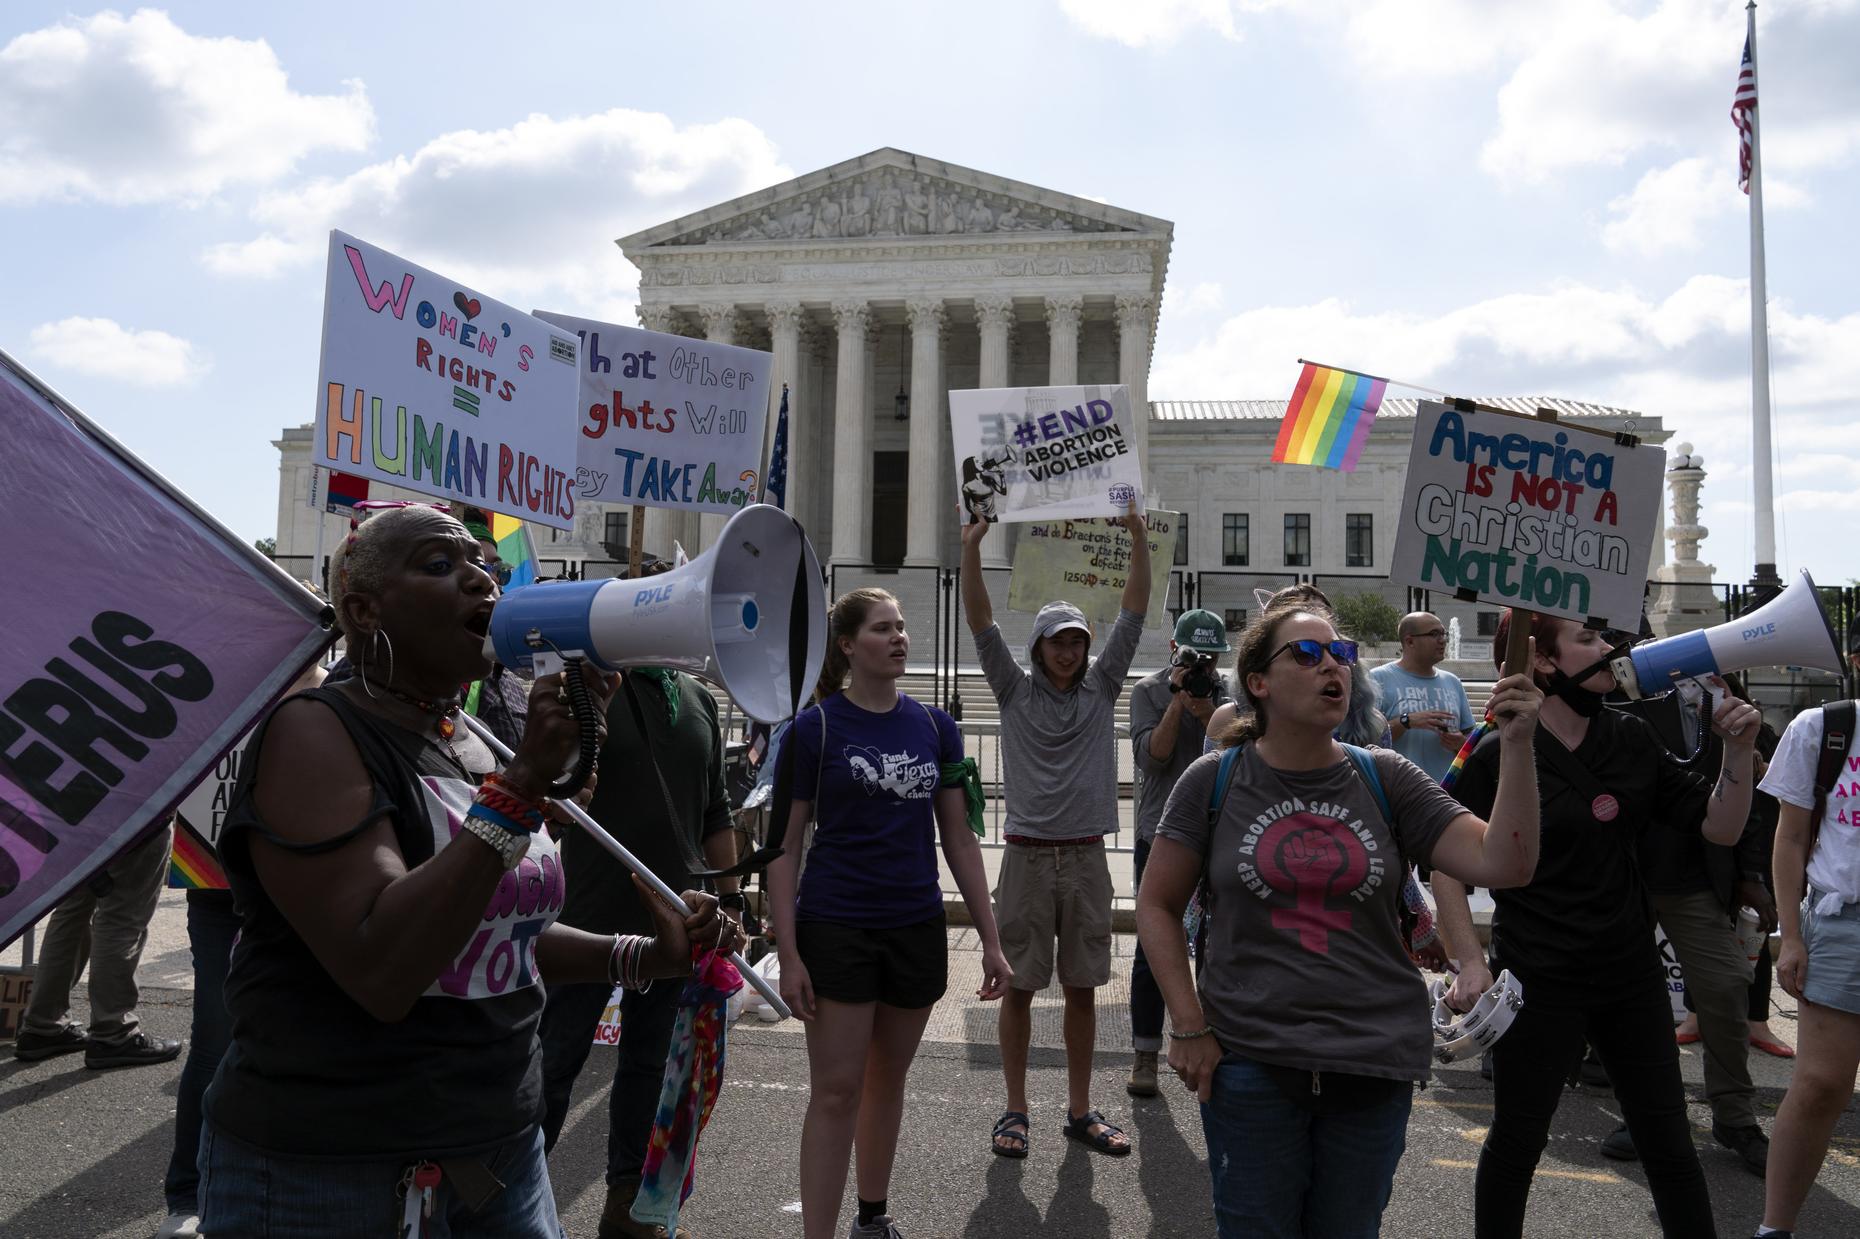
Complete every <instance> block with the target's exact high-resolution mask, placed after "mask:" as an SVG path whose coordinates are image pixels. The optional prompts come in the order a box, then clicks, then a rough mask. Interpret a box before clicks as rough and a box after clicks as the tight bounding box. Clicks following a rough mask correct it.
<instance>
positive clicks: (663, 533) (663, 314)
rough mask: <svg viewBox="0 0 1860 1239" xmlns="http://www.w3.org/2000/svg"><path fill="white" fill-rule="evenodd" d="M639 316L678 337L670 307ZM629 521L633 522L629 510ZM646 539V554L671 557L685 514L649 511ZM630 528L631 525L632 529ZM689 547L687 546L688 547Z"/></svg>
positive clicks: (643, 322) (682, 534)
mask: <svg viewBox="0 0 1860 1239" xmlns="http://www.w3.org/2000/svg"><path fill="white" fill-rule="evenodd" d="M635 312H636V313H637V314H638V315H639V325H640V326H642V327H644V328H645V329H646V330H647V331H657V332H661V333H663V334H665V335H679V334H681V333H680V332H679V331H678V316H677V313H676V312H675V311H674V310H673V309H672V308H671V307H670V306H664V305H651V306H648V305H642V306H639V307H638V308H637V310H636V311H635ZM628 512H629V515H628V517H627V519H628V521H629V522H630V521H631V520H632V516H631V514H630V513H631V509H628ZM645 516H646V519H645V521H644V522H643V523H644V525H645V536H644V538H643V539H642V543H643V545H644V546H645V548H646V552H647V553H648V554H651V555H657V556H659V557H660V558H661V559H670V558H671V557H672V543H673V542H674V541H680V542H682V541H683V540H684V538H685V526H684V513H682V512H674V511H672V510H671V509H669V508H647V509H645ZM630 527H631V526H630V525H629V528H630ZM687 546H688V544H687Z"/></svg>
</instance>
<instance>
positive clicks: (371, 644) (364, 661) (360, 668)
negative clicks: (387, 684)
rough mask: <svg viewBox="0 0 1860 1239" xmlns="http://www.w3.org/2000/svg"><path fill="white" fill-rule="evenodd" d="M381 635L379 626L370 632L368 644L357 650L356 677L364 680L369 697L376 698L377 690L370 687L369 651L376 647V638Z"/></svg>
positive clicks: (363, 687) (363, 689) (363, 683)
mask: <svg viewBox="0 0 1860 1239" xmlns="http://www.w3.org/2000/svg"><path fill="white" fill-rule="evenodd" d="M380 635H381V630H380V629H379V628H377V629H375V630H374V631H373V632H371V633H369V634H368V644H367V645H365V646H363V647H362V648H361V649H359V650H357V651H356V652H355V678H356V679H358V680H360V681H361V682H362V691H363V692H364V693H366V694H368V699H369V700H370V701H373V700H374V699H375V690H374V689H372V688H370V687H368V652H369V651H370V650H372V649H374V648H375V638H376V637H379V636H380Z"/></svg>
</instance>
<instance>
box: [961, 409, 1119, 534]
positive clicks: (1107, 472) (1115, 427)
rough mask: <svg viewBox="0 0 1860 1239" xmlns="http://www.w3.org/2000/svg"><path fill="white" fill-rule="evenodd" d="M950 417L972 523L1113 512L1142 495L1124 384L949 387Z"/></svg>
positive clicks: (964, 501) (964, 502) (963, 498)
mask: <svg viewBox="0 0 1860 1239" xmlns="http://www.w3.org/2000/svg"><path fill="white" fill-rule="evenodd" d="M949 419H950V433H951V437H952V439H953V441H954V444H955V456H956V488H957V499H958V500H959V501H960V502H961V504H962V507H963V510H964V511H965V512H966V513H967V514H968V519H969V520H971V521H978V520H981V521H1010V522H1021V521H1044V520H1063V519H1068V518H1074V519H1076V518H1085V517H1094V516H1121V515H1123V514H1124V513H1125V512H1127V511H1128V510H1129V508H1130V504H1131V503H1132V502H1133V501H1135V502H1138V503H1141V502H1142V500H1143V466H1142V463H1141V462H1140V461H1139V460H1138V459H1137V444H1136V439H1135V438H1134V431H1135V426H1134V423H1133V422H1132V420H1131V411H1130V389H1129V388H1127V387H1124V386H1122V385H1106V386H1085V387H992V388H975V389H969V390H961V391H952V392H950V393H949Z"/></svg>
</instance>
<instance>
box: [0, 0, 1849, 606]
mask: <svg viewBox="0 0 1860 1239" xmlns="http://www.w3.org/2000/svg"><path fill="white" fill-rule="evenodd" d="M648 10H650V11H648ZM894 13H895V15H894ZM661 14H663V15H661ZM1760 23H1761V25H1760V40H1761V45H1760V52H1761V60H1762V69H1763V79H1762V87H1761V93H1762V101H1763V125H1764V156H1765V167H1766V171H1767V176H1766V178H1765V190H1766V197H1767V205H1768V209H1769V225H1768V234H1769V243H1768V252H1769V296H1770V306H1771V310H1770V332H1771V349H1772V357H1773V379H1772V388H1773V391H1774V399H1775V408H1776V438H1777V452H1778V464H1777V492H1778V493H1777V506H1778V510H1779V519H1778V537H1779V543H1780V545H1779V551H1780V558H1781V559H1782V562H1783V565H1784V566H1785V568H1795V567H1807V568H1809V569H1810V570H1811V571H1813V572H1814V573H1815V574H1816V575H1817V577H1818V578H1820V579H1822V580H1824V581H1827V582H1835V581H1842V580H1846V579H1848V578H1852V577H1860V540H1854V539H1849V538H1848V537H1847V536H1846V534H1844V533H1843V532H1841V531H1842V530H1843V529H1845V528H1847V521H1849V520H1853V519H1855V518H1856V516H1860V487H1857V486H1856V485H1855V479H1856V478H1860V417H1857V416H1856V412H1860V407H1857V402H1856V399H1855V393H1856V392H1857V391H1860V306H1857V305H1856V294H1855V291H1854V290H1855V289H1856V287H1860V280H1856V275H1857V274H1860V272H1857V271H1856V256H1857V254H1860V246H1857V245H1856V241H1855V238H1854V220H1855V219H1856V215H1855V211H1854V207H1853V205H1852V204H1853V203H1854V201H1855V200H1856V198H1860V74H1856V73H1855V72H1854V70H1853V65H1852V53H1853V49H1854V48H1856V47H1860V0H1776V2H1775V3H1772V4H1769V5H1767V6H1766V7H1765V8H1764V9H1763V10H1762V11H1761V13H1760ZM1743 34H1744V11H1743V7H1742V5H1741V4H1738V3H1733V2H1727V0H1642V2H1639V3H1633V2H1628V0H1526V2H1513V0H1360V2H1356V3H1351V2H1347V0H1009V2H1008V3H1002V2H1001V0H989V2H987V3H972V2H971V0H943V2H942V3H940V4H938V5H935V6H928V7H926V6H908V8H902V9H895V10H894V6H886V5H873V4H870V3H801V4H792V5H783V6H769V5H761V4H751V3H747V2H746V0H700V2H699V3H696V4H686V5H680V6H671V5H659V6H645V5H632V4H628V5H621V4H606V5H598V4H597V5H582V6H569V7H550V6H515V5H508V4H505V5H488V4H479V3H476V2H475V0H455V2H453V3H447V4H437V3H431V2H429V0H418V2H409V3H403V4H393V3H386V4H384V3H381V2H380V0H372V2H371V3H368V4H355V3H350V2H349V0H328V2H326V3H323V4H319V5H292V6H278V5H256V4H248V3H240V4H232V3H198V4H195V3H176V4H171V5H168V6H167V7H165V8H162V9H142V10H137V11H133V12H132V11H129V10H84V9H79V10H73V9H72V8H71V7H69V6H68V5H66V4H44V3H38V2H37V0H12V2H11V3H8V4H6V5H5V6H4V9H0V288H4V289H5V290H6V292H7V294H8V295H7V296H6V297H5V298H4V300H3V301H0V347H4V348H6V350H7V351H9V352H12V353H14V354H15V355H16V356H20V357H22V358H23V359H24V360H25V361H26V362H27V364H29V365H31V366H33V367H34V368H36V369H37V370H38V371H39V372H40V373H42V374H43V375H44V376H45V377H46V378H47V379H49V380H50V381H51V382H52V383H53V384H54V385H55V386H57V387H59V388H60V389H61V390H62V391H63V392H64V393H65V394H66V395H67V396H69V397H71V398H72V399H74V400H75V401H76V402H77V403H78V404H79V406H80V407H82V408H84V409H85V410H86V411H87V412H89V413H90V414H92V415H93V416H95V417H96V418H98V419H99V420H100V421H101V422H102V423H103V424H104V425H106V426H107V427H109V428H110V429H111V430H112V431H113V432H114V433H116V434H117V435H119V436H121V437H122V438H123V439H125V440H126V441H127V442H128V443H129V444H130V445H131V446H132V447H133V448H135V449H136V450H137V451H139V452H141V453H142V454H144V455H145V456H146V457H147V458H148V459H149V460H151V461H152V462H153V463H154V464H155V465H156V466H157V467H158V468H160V469H161V470H162V471H163V472H165V473H166V474H168V475H169V476H170V477H171V478H173V479H174V480H175V481H177V482H178V483H179V484H181V485H182V486H183V487H184V488H185V489H187V490H188V491H189V492H190V493H192V494H193V495H194V496H195V497H196V498H197V499H198V500H200V501H201V502H202V503H204V504H205V505H206V506H207V507H208V508H210V509H211V510H213V511H214V512H215V513H216V514H218V515H219V516H220V517H221V518H222V519H223V520H225V521H226V522H227V523H228V524H230V525H231V526H232V527H233V528H234V529H235V530H236V531H237V532H239V533H240V534H241V535H243V536H245V537H258V536H263V535H267V534H270V533H272V532H273V526H274V523H275V520H276V515H275V514H276V502H277V500H276V488H277V482H276V478H277V474H276V463H277V455H276V452H275V451H274V450H273V449H272V447H271V446H270V440H271V439H272V438H273V437H274V436H275V435H276V434H277V432H278V430H279V429H280V428H281V427H283V426H285V425H287V424H291V425H295V424H299V423H302V422H304V421H307V420H309V419H310V417H311V416H312V414H313V403H312V402H313V399H314V388H315V371H316V364H317V349H318V334H319V329H320V321H321V297H322V286H323V285H322V272H321V266H320V264H321V262H322V259H323V257H324V254H325V247H326V244H327V233H328V230H329V229H330V228H331V227H341V228H343V229H345V230H347V231H350V232H353V233H356V234H358V235H360V236H362V237H365V238H367V239H369V240H371V241H374V242H376V243H377V244H380V245H383V246H385V247H387V248H389V249H392V250H396V251H398V252H401V253H404V254H405V255H406V256H408V257H409V258H412V259H413V260H415V261H417V262H420V263H422V264H424V265H426V266H429V267H433V268H436V269H438V270H440V271H443V272H446V273H447V274H449V275H453V276H455V277H457V278H459V279H462V280H466V281H469V282H475V283H476V284H478V285H480V286H482V287H483V288H484V289H485V290H486V291H488V292H491V293H493V294H494V295H496V296H498V297H501V298H503V299H505V300H508V301H512V302H515V303H518V304H529V303H537V304H544V303H546V304H552V305H557V306H562V307H564V308H569V309H574V310H576V311H579V312H581V313H583V314H586V315H589V316H592V317H618V318H620V319H621V320H622V321H627V322H631V321H632V311H631V307H632V305H633V303H634V301H635V300H636V281H637V276H636V273H635V271H634V270H633V268H632V267H631V266H630V265H629V264H628V263H627V262H626V261H625V260H624V259H623V258H622V257H621V256H620V254H619V251H618V250H617V249H616V248H615V247H614V246H613V245H612V244H611V241H612V239H613V238H615V237H618V236H621V235H623V234H626V233H629V232H632V231H634V230H636V229H639V228H642V227H645V226H648V225H651V224H654V223H658V222H661V221H663V220H666V219H669V218H672V217H675V216H677V215H679V214H681V213H683V212H686V211H688V210H692V209H695V208H699V207H704V206H708V205H711V204H714V203H716V202H719V201H721V200H723V199H725V198H728V197H730V196H732V195H735V194H738V193H742V192H746V191H749V190H752V189H757V188H760V187H763V186H766V185H770V184H772V183H775V182H778V181H781V180H784V179H786V178H788V177H790V176H794V175H798V174H800V173H803V172H807V171H811V170H813V169H815V168H819V167H823V166H825V165H827V164H831V163H834V162H837V161H838V160H841V159H845V158H848V157H850V156H853V155H857V154H860V153H862V152H865V151H868V150H871V149H874V148H876V147H881V146H897V147H901V148H904V149H906V150H911V151H915V152H918V153H920V154H923V155H927V156H930V157H933V158H938V159H944V160H948V161H950V162H953V163H958V164H964V165H967V166H969V167H973V168H979V169H982V170H985V171H989V172H994V173H999V174H1001V175H1005V176H1009V177H1013V178H1016V179H1019V180H1023V181H1029V182H1032V183H1034V184H1037V185H1043V186H1048V187H1050V188H1054V189H1058V190H1063V191H1067V192H1071V193H1075V194H1081V195H1087V196H1091V197H1096V198H1102V199H1105V200H1107V201H1109V202H1113V203H1116V204H1118V205H1120V206H1124V207H1128V208H1130V209H1133V210H1137V211H1142V212H1146V213H1149V214H1153V215H1159V216H1162V217H1164V218H1166V219H1170V220H1173V221H1175V225H1176V242H1175V252H1174V256H1173V258H1172V260H1171V263H1170V271H1169V276H1170V286H1169V290H1168V296H1167V299H1166V301H1165V304H1164V308H1163V315H1162V319H1161V323H1160V327H1159V332H1158V337H1157V345H1156V358H1155V363H1154V369H1153V371H1152V375H1151V384H1150V391H1151V395H1152V396H1153V397H1155V398H1158V399H1221V398H1245V397H1277V396H1281V395H1283V394H1286V393H1289V390H1290V388H1291V385H1292V382H1293V380H1294V378H1295V377H1296V375H1295V369H1296V368H1295V365H1294V363H1293V359H1294V358H1296V357H1298V356H1301V355H1302V356H1314V357H1321V358H1324V359H1326V360H1334V361H1337V362H1341V363H1344V364H1353V365H1356V366H1358V367H1360V368H1362V369H1365V370H1369V371H1372V372H1375V373H1382V374H1389V375H1393V376H1398V377H1401V378H1407V379H1412V380H1414V381H1416V382H1419V383H1424V384H1427V385H1429V386H1434V387H1441V388H1446V389H1450V390H1453V391H1456V392H1464V393H1467V394H1472V395H1486V394H1493V395H1497V394H1511V395H1551V396H1564V397H1569V398H1572V399H1579V400H1591V401H1599V402H1603V403H1609V404H1616V405H1622V406H1626V407H1629V408H1633V409H1637V410H1643V411H1645V412H1647V413H1650V414H1655V415H1658V416H1659V417H1661V418H1663V419H1664V421H1665V423H1666V425H1667V426H1669V427H1672V428H1674V429H1675V430H1676V431H1678V432H1679V437H1681V438H1685V439H1690V440H1691V441H1692V442H1693V443H1695V444H1696V445H1697V449H1698V450H1699V451H1700V452H1701V453H1702V454H1703V455H1704V457H1705V463H1706V467H1707V469H1708V470H1709V471H1710V476H1709V479H1708V481H1707V483H1706V493H1705V523H1706V524H1708V525H1709V526H1710V527H1711V529H1712V534H1711V537H1710V538H1709V539H1708V540H1707V542H1706V543H1705V547H1704V552H1705V554H1704V557H1705V558H1706V559H1708V560H1709V561H1711V562H1713V563H1715V564H1716V565H1717V566H1718V569H1719V574H1718V575H1719V577H1720V579H1734V578H1742V577H1744V576H1746V575H1748V573H1749V570H1750V564H1751V557H1752V555H1751V552H1752V547H1751V540H1752V539H1751V533H1750V525H1751V505H1750V470H1749V460H1750V446H1749V444H1750V436H1749V406H1750V379H1749V326H1748V324H1749V290H1748V284H1747V274H1748V244H1747V222H1746V221H1747V216H1746V213H1745V212H1746V201H1747V200H1746V198H1745V197H1744V195H1742V194H1740V193H1739V192H1738V191H1737V184H1736V165H1737V160H1736V134H1735V131H1734V130H1733V128H1732V126H1731V123H1730V121H1729V118H1728V113H1729V104H1730V99H1731V93H1732V87H1733V85H1734V82H1735V78H1736V72H1737V63H1738V57H1739V53H1740V51H1741V48H1742V44H1743Z"/></svg>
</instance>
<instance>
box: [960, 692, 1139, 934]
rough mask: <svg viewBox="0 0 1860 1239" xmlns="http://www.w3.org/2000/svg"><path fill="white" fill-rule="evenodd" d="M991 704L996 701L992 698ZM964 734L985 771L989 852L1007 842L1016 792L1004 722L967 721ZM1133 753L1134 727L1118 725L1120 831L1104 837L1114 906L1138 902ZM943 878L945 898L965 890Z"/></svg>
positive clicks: (991, 864) (993, 861) (994, 864)
mask: <svg viewBox="0 0 1860 1239" xmlns="http://www.w3.org/2000/svg"><path fill="white" fill-rule="evenodd" d="M989 704H990V705H991V706H992V705H993V702H992V701H991V702H990V703H989ZM962 735H963V739H964V741H965V742H966V744H967V747H968V751H969V755H970V756H971V757H974V758H975V764H976V766H977V767H978V768H979V769H980V771H981V776H982V788H983V791H984V792H985V793H986V795H987V807H986V809H985V811H984V819H985V821H986V823H987V831H986V833H984V834H983V836H982V841H981V842H982V848H983V850H984V851H987V852H995V853H999V852H1000V851H1001V850H1002V849H1003V848H1005V847H1006V846H1007V841H1006V839H1005V838H1004V837H1003V835H1004V832H1005V829H1006V825H1007V802H1008V798H1009V796H1010V795H1011V792H1010V789H1009V788H1008V786H1007V783H1006V780H1005V778H1004V777H1003V771H1002V761H1001V724H1000V723H999V722H997V721H992V720H991V721H987V722H982V721H975V722H966V723H964V724H963V725H962ZM1134 764H1135V761H1134V758H1133V757H1132V755H1131V752H1130V728H1129V727H1128V726H1127V725H1125V724H1123V723H1121V722H1120V723H1118V724H1117V772H1118V777H1117V818H1118V830H1117V833H1116V834H1115V835H1107V836H1106V837H1105V851H1106V852H1107V853H1109V855H1110V861H1111V876H1112V881H1113V885H1114V887H1115V889H1116V890H1117V895H1116V898H1115V901H1114V903H1115V906H1117V907H1123V908H1128V907H1132V906H1134V902H1135V900H1134V897H1133V894H1132V893H1128V892H1132V887H1133V885H1134V884H1133V881H1132V878H1131V873H1132V869H1133V866H1134V864H1135V859H1134V857H1135V853H1136V847H1137V833H1136V823H1137V805H1136V785H1135V783H1134V781H1133V780H1134V774H1135V772H1134ZM999 861H1000V858H999V856H995V857H992V858H989V860H988V862H987V868H988V870H989V874H990V886H991V887H992V885H993V875H994V873H995V871H996V870H998V868H999ZM942 881H943V898H944V899H945V900H946V901H947V900H954V899H960V898H961V893H960V892H959V891H957V890H956V886H955V883H954V882H953V881H952V880H951V879H950V877H949V875H948V874H947V873H945V874H944V875H943V878H942Z"/></svg>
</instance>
